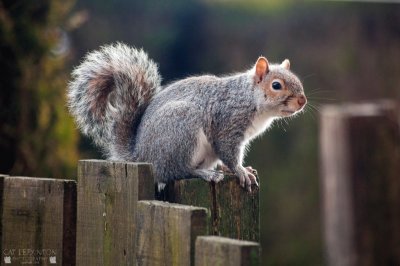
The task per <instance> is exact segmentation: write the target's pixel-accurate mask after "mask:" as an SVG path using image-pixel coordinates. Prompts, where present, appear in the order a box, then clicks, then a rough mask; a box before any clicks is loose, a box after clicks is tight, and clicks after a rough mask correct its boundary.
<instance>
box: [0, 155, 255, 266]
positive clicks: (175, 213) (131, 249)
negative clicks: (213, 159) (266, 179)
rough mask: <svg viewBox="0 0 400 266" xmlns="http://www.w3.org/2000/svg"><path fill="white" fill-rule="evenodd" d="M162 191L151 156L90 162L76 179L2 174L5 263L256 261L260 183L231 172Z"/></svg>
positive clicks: (0, 196)
mask: <svg viewBox="0 0 400 266" xmlns="http://www.w3.org/2000/svg"><path fill="white" fill-rule="evenodd" d="M155 191H156V190H155V186H154V179H153V175H152V168H151V166H150V165H149V164H146V163H129V162H112V161H102V160H83V161H80V162H79V165H78V177H77V181H73V180H60V179H48V178H30V177H10V176H4V175H1V176H0V200H1V201H0V203H1V204H0V215H1V216H0V232H1V241H0V245H1V250H2V260H1V264H2V265H22V264H39V265H82V266H87V265H96V266H97V265H199V266H202V265H258V264H259V257H260V246H259V244H258V243H257V242H256V241H258V240H259V197H258V190H257V189H255V190H254V192H252V193H251V194H250V193H248V192H246V191H245V190H243V189H242V188H240V187H239V185H238V183H237V179H236V178H234V177H232V176H226V178H225V180H224V181H222V182H221V183H219V184H214V183H207V182H205V181H203V180H195V179H192V180H181V181H175V182H173V183H170V184H168V185H167V187H166V189H165V191H164V193H162V194H160V193H158V194H157V195H156V193H155ZM156 197H157V198H158V199H162V200H163V201H161V200H156ZM168 201H169V202H168ZM193 205H194V206H193ZM212 235H214V236H212ZM229 237H230V238H229ZM232 238H234V239H232ZM238 239H239V240H238Z"/></svg>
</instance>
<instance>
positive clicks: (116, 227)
mask: <svg viewBox="0 0 400 266" xmlns="http://www.w3.org/2000/svg"><path fill="white" fill-rule="evenodd" d="M153 198H154V179H153V175H152V174H151V165H150V164H147V163H128V162H112V161H102V160H83V161H80V162H79V166H78V218H77V219H78V224H77V233H78V235H77V264H78V265H82V266H85V265H133V264H134V262H135V251H136V248H135V242H134V241H135V222H136V210H137V201H138V200H140V199H153Z"/></svg>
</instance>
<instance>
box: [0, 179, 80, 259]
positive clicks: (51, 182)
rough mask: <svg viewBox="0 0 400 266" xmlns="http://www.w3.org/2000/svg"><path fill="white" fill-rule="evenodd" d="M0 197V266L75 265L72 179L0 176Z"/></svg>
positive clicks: (74, 213) (74, 201)
mask: <svg viewBox="0 0 400 266" xmlns="http://www.w3.org/2000/svg"><path fill="white" fill-rule="evenodd" d="M0 199H1V204H0V215H1V219H0V231H1V243H0V245H1V246H0V250H1V251H2V256H1V264H2V265H3V264H4V263H6V264H8V263H11V265H21V264H40V265H49V264H53V263H56V264H57V265H75V242H76V182H75V181H73V180H61V179H48V178H29V177H6V176H2V177H0Z"/></svg>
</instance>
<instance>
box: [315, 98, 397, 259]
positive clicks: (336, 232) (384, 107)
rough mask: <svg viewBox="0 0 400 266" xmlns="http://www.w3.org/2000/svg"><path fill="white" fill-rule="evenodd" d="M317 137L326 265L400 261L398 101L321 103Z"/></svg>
mask: <svg viewBox="0 0 400 266" xmlns="http://www.w3.org/2000/svg"><path fill="white" fill-rule="evenodd" d="M320 142H321V143H320V147H321V163H322V167H321V186H322V187H321V190H322V198H323V218H324V231H325V232H324V234H325V248H326V256H327V262H328V265H340V266H342V265H343V266H346V265H400V207H399V206H400V178H399V177H400V175H399V173H400V130H399V108H398V106H397V105H396V104H395V103H393V102H389V101H384V102H378V103H371V104H348V105H337V106H328V107H325V108H324V109H323V111H322V115H321V132H320Z"/></svg>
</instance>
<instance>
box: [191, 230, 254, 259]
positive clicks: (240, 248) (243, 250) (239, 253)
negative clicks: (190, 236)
mask: <svg viewBox="0 0 400 266" xmlns="http://www.w3.org/2000/svg"><path fill="white" fill-rule="evenodd" d="M209 265H218V266H258V265H260V245H259V244H258V243H256V242H250V241H243V240H236V239H230V238H226V237H218V236H199V237H197V240H196V254H195V266H209Z"/></svg>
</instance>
